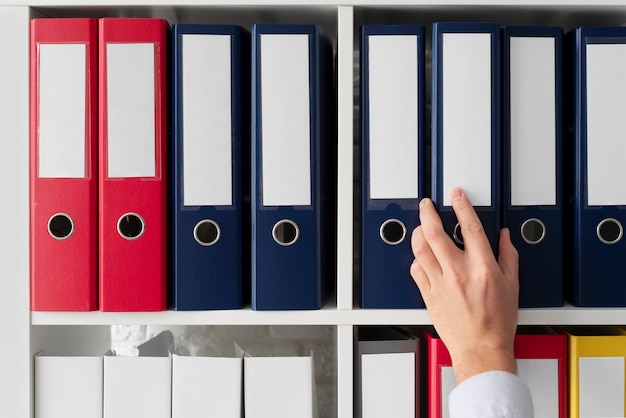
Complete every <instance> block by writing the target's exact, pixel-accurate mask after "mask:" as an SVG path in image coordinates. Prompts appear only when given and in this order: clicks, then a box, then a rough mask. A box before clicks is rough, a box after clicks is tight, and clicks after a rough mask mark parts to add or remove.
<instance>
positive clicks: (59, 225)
mask: <svg viewBox="0 0 626 418" xmlns="http://www.w3.org/2000/svg"><path fill="white" fill-rule="evenodd" d="M48 232H49V233H50V235H52V237H53V238H56V239H65V238H67V237H69V236H70V235H72V232H74V223H73V222H72V219H70V217H69V216H67V215H65V214H63V213H58V214H56V215H54V216H52V218H50V221H48Z"/></svg>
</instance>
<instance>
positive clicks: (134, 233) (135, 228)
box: [117, 213, 144, 239]
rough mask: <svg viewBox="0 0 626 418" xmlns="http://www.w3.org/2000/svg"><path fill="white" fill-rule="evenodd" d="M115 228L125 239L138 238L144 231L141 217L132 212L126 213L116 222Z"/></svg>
mask: <svg viewBox="0 0 626 418" xmlns="http://www.w3.org/2000/svg"><path fill="white" fill-rule="evenodd" d="M117 230H118V231H119V233H120V235H121V236H122V237H124V238H126V239H135V238H139V236H140V235H141V234H143V231H144V223H143V219H141V217H140V216H139V215H136V214H134V213H127V214H125V215H123V216H122V217H121V218H120V220H119V221H118V222H117Z"/></svg>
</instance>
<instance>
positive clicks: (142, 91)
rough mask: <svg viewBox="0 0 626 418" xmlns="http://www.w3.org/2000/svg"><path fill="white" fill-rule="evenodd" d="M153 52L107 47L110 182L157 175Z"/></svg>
mask: <svg viewBox="0 0 626 418" xmlns="http://www.w3.org/2000/svg"><path fill="white" fill-rule="evenodd" d="M154 48H155V46H154V44H152V43H146V44H138V43H137V44H113V43H109V44H107V45H106V54H107V68H106V71H107V90H106V95H107V128H108V131H107V132H108V136H107V147H108V153H107V156H108V167H107V169H108V177H109V178H119V177H155V175H156V142H155V140H156V138H155V111H156V108H155V86H154V72H155V67H154V52H155V50H154ZM163 117H165V115H163Z"/></svg>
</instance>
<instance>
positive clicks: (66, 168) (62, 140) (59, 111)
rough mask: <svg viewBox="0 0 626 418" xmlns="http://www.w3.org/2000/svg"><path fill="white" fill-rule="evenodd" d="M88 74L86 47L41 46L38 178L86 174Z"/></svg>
mask: <svg viewBox="0 0 626 418" xmlns="http://www.w3.org/2000/svg"><path fill="white" fill-rule="evenodd" d="M86 72H87V47H86V45H85V44H39V80H38V81H39V127H38V128H39V155H38V157H39V177H43V178H62V177H65V178H83V177H85V175H86V173H85V141H86V120H85V118H86V110H85V109H86V103H87V98H86V84H85V83H86V79H85V78H86V76H85V74H86ZM92 117H95V116H92Z"/></svg>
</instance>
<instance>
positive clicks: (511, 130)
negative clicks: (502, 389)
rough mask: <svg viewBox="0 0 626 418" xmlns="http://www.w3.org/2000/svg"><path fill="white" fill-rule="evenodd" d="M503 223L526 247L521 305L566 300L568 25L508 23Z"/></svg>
mask: <svg viewBox="0 0 626 418" xmlns="http://www.w3.org/2000/svg"><path fill="white" fill-rule="evenodd" d="M502 34H503V37H502V44H503V61H502V80H503V89H502V105H503V106H502V107H503V115H502V127H503V144H502V145H503V151H504V152H503V157H502V165H503V167H502V171H503V174H504V184H503V196H502V197H503V199H504V202H503V203H504V207H503V219H502V222H503V225H504V226H506V227H508V228H509V229H510V231H511V240H512V241H513V245H514V246H515V248H517V251H518V253H519V260H520V261H519V281H520V298H519V303H520V307H523V308H537V307H550V306H562V305H563V297H564V290H563V277H564V276H563V255H564V250H563V244H564V240H563V233H564V230H563V227H564V221H563V216H564V214H565V211H564V205H565V202H564V189H563V173H564V170H563V134H562V130H563V129H562V125H563V111H562V68H563V65H562V53H563V47H562V44H563V29H562V28H560V27H545V26H507V27H504V28H503V32H502Z"/></svg>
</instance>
